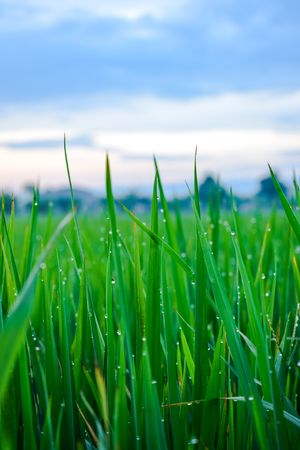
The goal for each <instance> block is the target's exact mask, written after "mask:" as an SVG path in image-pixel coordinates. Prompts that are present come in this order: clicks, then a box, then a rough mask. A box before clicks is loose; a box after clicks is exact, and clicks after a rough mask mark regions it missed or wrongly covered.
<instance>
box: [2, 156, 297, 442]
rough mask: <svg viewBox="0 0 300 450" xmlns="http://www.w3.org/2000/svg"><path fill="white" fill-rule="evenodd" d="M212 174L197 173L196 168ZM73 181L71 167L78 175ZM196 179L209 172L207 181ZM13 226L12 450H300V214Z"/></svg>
mask: <svg viewBox="0 0 300 450" xmlns="http://www.w3.org/2000/svg"><path fill="white" fill-rule="evenodd" d="M195 167H196V165H195ZM67 168H68V166H67ZM191 169H193V168H191ZM273 179H274V184H275V186H276V189H277V190H278V196H279V199H280V201H281V204H282V208H278V207H277V208H276V209H273V210H272V211H270V212H266V211H256V212H252V213H243V214H240V213H239V212H238V211H237V210H236V208H235V206H234V202H233V204H232V211H231V212H223V211H221V210H220V206H219V202H218V195H217V193H216V195H215V197H214V199H213V201H212V202H211V207H210V208H209V210H208V211H205V213H204V214H203V213H202V212H200V203H201V199H200V201H199V197H198V182H197V174H196V170H194V186H193V189H192V191H193V193H192V194H191V203H192V205H193V210H194V213H193V214H190V215H187V214H183V215H182V214H181V213H180V210H177V211H176V212H175V213H172V214H171V213H170V212H169V207H168V203H167V201H166V198H165V194H164V189H163V183H162V181H161V178H160V175H159V170H158V167H157V166H156V176H155V180H154V187H153V197H152V211H151V215H150V216H149V217H143V218H138V217H136V216H135V215H133V214H132V213H131V212H130V211H128V210H126V208H124V212H123V213H122V214H119V213H118V214H116V211H115V204H114V199H113V193H112V184H111V175H110V168H109V161H108V160H107V167H106V189H107V205H108V208H107V210H106V211H101V214H100V215H99V217H95V216H94V215H93V216H92V215H91V216H88V215H87V216H77V215H76V211H75V207H74V201H73V196H72V184H71V179H70V210H71V214H70V215H69V216H67V217H66V218H65V219H63V220H62V222H60V224H58V222H59V220H58V218H57V217H56V216H52V215H51V212H50V213H49V214H48V216H47V217H44V216H43V217H40V216H39V208H38V192H36V191H35V192H34V194H33V203H32V213H31V217H28V218H18V217H16V218H15V217H14V212H13V210H12V213H11V214H10V215H5V213H4V207H3V208H2V217H1V221H0V236H1V239H0V302H1V303H0V368H1V373H0V414H1V415H0V448H1V449H5V450H6V449H7V450H9V449H17V448H20V449H28V450H35V449H75V448H76V449H87V450H92V449H144V448H147V449H166V448H169V449H176V450H182V449H194V448H195V449H196V448H197V449H204V448H206V449H226V448H231V449H233V448H236V449H242V448H243V449H244V450H246V449H249V450H250V449H253V448H254V449H255V448H259V449H262V450H265V449H270V450H271V449H272V450H273V449H286V450H287V449H296V448H299V442H300V418H299V412H300V404H299V395H298V394H299V376H300V350H299V339H300V331H299V326H298V321H299V314H300V275H299V264H300V224H299V216H298V209H299V206H300V195H299V188H298V185H297V183H296V181H294V188H295V195H294V201H293V202H294V203H293V204H292V205H290V204H289V203H288V201H287V199H286V198H285V196H284V194H283V192H282V191H281V188H280V185H279V184H278V183H277V181H276V178H275V176H274V175H273Z"/></svg>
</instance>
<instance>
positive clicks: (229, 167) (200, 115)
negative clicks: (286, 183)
mask: <svg viewBox="0 0 300 450" xmlns="http://www.w3.org/2000/svg"><path fill="white" fill-rule="evenodd" d="M0 118H1V129H0V167H1V168H4V167H5V170H3V172H2V174H1V186H0V188H1V187H5V186H8V187H9V188H15V187H18V186H20V185H21V184H23V183H24V182H27V181H29V178H30V177H31V180H30V181H36V180H37V179H38V178H39V179H40V180H41V184H42V186H43V185H44V186H46V185H58V184H65V181H66V176H65V167H64V162H63V154H62V138H63V133H64V132H66V133H67V137H68V139H69V140H71V139H74V142H77V143H76V145H75V143H74V144H70V146H69V152H70V161H71V169H72V173H73V178H74V182H75V184H76V183H77V184H80V185H87V186H89V187H95V188H96V187H98V188H99V186H101V187H102V188H103V176H104V172H103V171H104V159H103V158H104V153H105V151H106V150H108V151H109V152H110V154H111V159H112V169H113V178H114V181H115V184H116V186H118V187H119V188H120V187H121V186H124V185H126V186H129V187H130V186H132V187H133V186H143V185H147V186H149V185H150V184H151V182H152V177H153V167H152V155H153V154H154V153H155V154H156V155H157V157H158V160H159V163H160V167H161V170H162V174H163V177H164V179H165V181H166V182H167V183H169V184H174V183H175V184H176V183H179V184H180V185H181V186H182V187H183V189H184V180H185V179H190V178H191V173H192V159H193V152H194V149H195V146H196V145H197V146H198V149H199V165H200V166H201V173H202V174H203V173H204V172H206V171H212V172H214V173H221V175H222V178H223V180H225V181H226V182H227V183H228V184H233V186H239V185H240V183H241V181H242V180H245V179H248V180H249V179H250V180H253V183H254V180H255V177H257V176H258V175H261V174H262V173H265V172H266V169H267V162H270V163H271V164H273V165H274V166H275V167H278V168H280V170H281V173H282V174H283V175H284V176H285V177H289V176H290V174H291V172H292V169H293V168H295V169H299V165H300V158H299V149H300V132H299V131H298V126H297V124H298V125H299V123H300V92H299V91H296V92H288V93H276V92H253V93H247V94H245V93H228V94H224V95H220V96H211V97H206V98H198V99H193V100H167V99H158V98H145V97H141V98H129V99H128V98H127V99H126V98H123V99H119V100H117V99H108V98H107V99H106V100H104V99H103V98H102V99H101V98H100V97H99V98H98V99H97V98H94V99H93V100H92V99H90V98H86V99H81V101H74V102H72V104H71V103H69V104H67V103H65V104H63V103H61V104H57V103H52V104H51V103H47V104H43V105H36V106H33V105H30V106H28V108H27V107H24V106H23V107H22V106H20V105H19V106H18V107H15V108H11V110H10V111H9V110H6V111H4V110H2V111H0ZM291 124H294V125H295V126H294V127H293V126H291ZM287 125H289V126H287ZM76 139H77V141H76ZM43 140H45V141H47V145H45V147H44V149H43V148H42V147H43V143H42V141H43ZM51 140H53V146H52V148H51ZM35 141H36V142H37V143H38V145H41V149H40V151H39V150H38V149H37V145H34V144H35ZM49 141H50V145H49ZM60 142H61V143H60ZM22 143H23V144H24V150H22ZM31 143H32V144H31ZM39 143H40V144H39Z"/></svg>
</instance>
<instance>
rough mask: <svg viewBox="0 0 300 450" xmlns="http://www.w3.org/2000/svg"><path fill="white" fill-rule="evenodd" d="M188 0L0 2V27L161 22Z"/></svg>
mask: <svg viewBox="0 0 300 450" xmlns="http://www.w3.org/2000/svg"><path fill="white" fill-rule="evenodd" d="M187 1H188V0H173V1H170V0H152V1H151V2H150V1H148V0H110V1H106V2H105V1H98V0H64V1H63V2H62V1H61V0H43V1H40V0H1V2H0V7H1V5H2V11H1V12H2V14H1V18H0V23H1V24H2V25H3V26H5V28H9V27H11V28H13V29H18V28H24V27H25V28H26V27H30V26H41V27H43V26H49V25H53V24H55V23H57V22H61V21H64V20H68V19H71V20H74V19H75V20H80V21H82V20H83V19H84V18H91V19H94V18H97V17H99V18H119V19H122V20H126V21H136V20H138V19H140V18H142V17H145V16H149V17H153V18H155V19H163V18H164V17H166V16H167V17H170V16H172V15H174V14H177V13H178V11H180V10H181V8H182V7H183V5H184V4H186V3H187Z"/></svg>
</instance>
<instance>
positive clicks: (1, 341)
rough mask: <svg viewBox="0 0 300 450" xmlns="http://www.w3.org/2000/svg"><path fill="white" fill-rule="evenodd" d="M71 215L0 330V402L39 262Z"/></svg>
mask: <svg viewBox="0 0 300 450" xmlns="http://www.w3.org/2000/svg"><path fill="white" fill-rule="evenodd" d="M72 217H73V215H72V214H68V215H67V216H66V217H65V218H64V219H63V220H62V221H61V222H60V224H59V225H58V227H57V229H56V231H55V232H54V233H53V235H52V237H51V239H50V240H49V242H48V244H47V245H46V247H45V249H44V251H43V253H42V254H41V255H40V257H39V259H38V260H37V262H36V264H35V266H34V267H33V269H32V271H31V272H30V274H29V277H28V279H27V280H26V282H25V284H24V286H23V288H22V290H21V292H20V293H19V295H18V297H17V299H16V302H15V303H14V305H13V307H12V309H11V311H10V312H9V315H8V317H7V318H6V320H5V322H4V325H3V328H2V330H1V332H0V348H1V352H0V367H1V378H0V404H1V401H2V399H3V396H4V393H5V388H6V386H7V382H8V379H9V375H10V372H11V370H12V368H13V366H14V363H15V361H16V358H17V355H18V352H19V350H20V348H21V346H22V343H23V342H24V339H25V336H26V330H27V327H28V324H29V319H30V315H31V312H32V309H33V304H34V295H33V289H34V283H35V280H36V277H37V274H38V273H39V271H40V267H41V264H43V262H44V260H45V258H46V257H47V255H48V253H49V252H50V250H51V249H52V247H53V244H54V242H55V241H56V239H57V238H58V236H59V235H60V234H61V232H62V230H63V229H64V228H65V226H66V225H67V224H68V223H69V222H70V220H71V219H72Z"/></svg>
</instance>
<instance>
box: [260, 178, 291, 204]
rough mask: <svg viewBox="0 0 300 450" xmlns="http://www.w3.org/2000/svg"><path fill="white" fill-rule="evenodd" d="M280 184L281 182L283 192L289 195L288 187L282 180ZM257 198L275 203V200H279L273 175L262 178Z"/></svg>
mask: <svg viewBox="0 0 300 450" xmlns="http://www.w3.org/2000/svg"><path fill="white" fill-rule="evenodd" d="M279 184H280V186H281V189H282V190H283V192H284V193H285V194H286V195H287V193H288V188H287V187H286V186H285V184H284V183H282V182H280V183H279ZM256 198H257V199H258V200H259V201H263V202H268V203H270V202H271V203H273V202H277V201H278V194H277V191H276V189H275V186H274V183H273V181H272V178H271V177H266V178H263V179H262V180H260V188H259V191H258V192H257V194H256Z"/></svg>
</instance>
